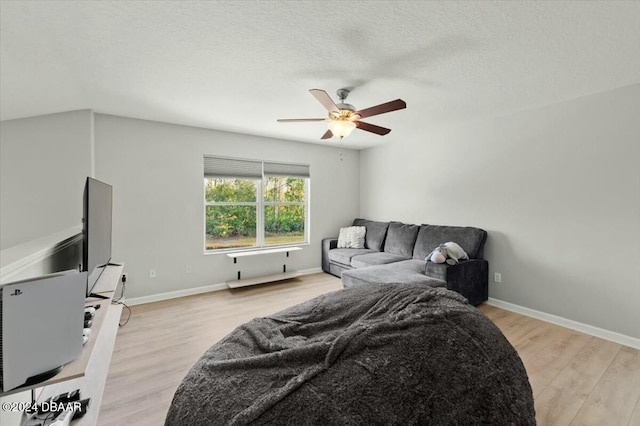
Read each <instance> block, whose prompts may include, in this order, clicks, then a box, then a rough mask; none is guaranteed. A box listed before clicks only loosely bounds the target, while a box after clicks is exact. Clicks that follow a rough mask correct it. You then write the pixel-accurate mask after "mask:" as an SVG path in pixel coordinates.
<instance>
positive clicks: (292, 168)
mask: <svg viewBox="0 0 640 426" xmlns="http://www.w3.org/2000/svg"><path fill="white" fill-rule="evenodd" d="M264 175H265V176H295V177H301V178H308V177H310V175H309V166H308V165H305V164H287V163H267V162H265V163H264Z"/></svg>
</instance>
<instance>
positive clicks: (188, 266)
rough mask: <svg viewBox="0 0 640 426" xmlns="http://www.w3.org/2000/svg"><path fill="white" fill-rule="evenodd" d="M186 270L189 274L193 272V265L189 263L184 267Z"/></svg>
mask: <svg viewBox="0 0 640 426" xmlns="http://www.w3.org/2000/svg"><path fill="white" fill-rule="evenodd" d="M184 272H186V273H187V274H190V273H191V265H187V266H185V267H184Z"/></svg>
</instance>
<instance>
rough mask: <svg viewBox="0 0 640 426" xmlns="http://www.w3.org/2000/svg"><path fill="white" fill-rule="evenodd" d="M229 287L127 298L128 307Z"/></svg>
mask: <svg viewBox="0 0 640 426" xmlns="http://www.w3.org/2000/svg"><path fill="white" fill-rule="evenodd" d="M298 272H299V274H300V275H310V274H317V273H319V272H322V268H311V269H303V270H301V271H298ZM228 288H229V286H228V285H227V283H218V284H211V285H205V286H202V287H194V288H187V289H184V290H176V291H168V292H166V293H158V294H152V295H150V296H141V297H134V298H131V299H129V298H127V305H128V306H135V305H143V304H145V303H153V302H161V301H163V300H169V299H176V298H178V297H185V296H193V295H194V294H202V293H209V292H210V291H219V290H226V289H228Z"/></svg>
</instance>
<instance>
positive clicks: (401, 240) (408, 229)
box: [384, 222, 419, 257]
mask: <svg viewBox="0 0 640 426" xmlns="http://www.w3.org/2000/svg"><path fill="white" fill-rule="evenodd" d="M418 229H419V226H417V225H407V224H405V223H401V222H391V224H390V225H389V231H387V240H386V241H385V243H384V251H385V253H391V254H397V255H400V256H404V257H411V256H412V255H413V245H414V244H415V242H416V237H417V236H418Z"/></svg>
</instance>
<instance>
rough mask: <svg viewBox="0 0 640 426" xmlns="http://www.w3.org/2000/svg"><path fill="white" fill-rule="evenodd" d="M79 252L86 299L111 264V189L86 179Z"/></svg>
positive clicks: (109, 186)
mask: <svg viewBox="0 0 640 426" xmlns="http://www.w3.org/2000/svg"><path fill="white" fill-rule="evenodd" d="M83 199H84V200H83V201H84V209H83V219H82V221H83V234H84V244H83V250H82V265H83V270H84V271H87V297H89V296H90V295H92V294H91V292H92V290H93V287H94V286H95V285H96V282H97V281H98V278H100V275H101V274H102V272H103V271H104V270H105V268H106V267H107V265H108V264H109V260H111V219H112V218H111V215H112V204H113V188H112V187H111V185H109V184H106V183H104V182H100V181H99V180H96V179H93V178H90V177H88V178H87V182H86V184H85V187H84V197H83Z"/></svg>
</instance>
